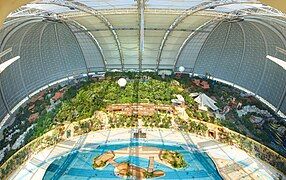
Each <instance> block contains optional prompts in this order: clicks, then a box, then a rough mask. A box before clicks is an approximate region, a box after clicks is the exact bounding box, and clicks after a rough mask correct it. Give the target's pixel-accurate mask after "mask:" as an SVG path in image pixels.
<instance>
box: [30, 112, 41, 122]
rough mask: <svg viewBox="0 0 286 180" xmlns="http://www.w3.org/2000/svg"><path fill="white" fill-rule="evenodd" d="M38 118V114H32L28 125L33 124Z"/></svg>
mask: <svg viewBox="0 0 286 180" xmlns="http://www.w3.org/2000/svg"><path fill="white" fill-rule="evenodd" d="M38 118H39V113H34V114H31V115H30V117H29V119H28V121H29V122H30V123H33V122H35V121H36V120H37V119H38Z"/></svg>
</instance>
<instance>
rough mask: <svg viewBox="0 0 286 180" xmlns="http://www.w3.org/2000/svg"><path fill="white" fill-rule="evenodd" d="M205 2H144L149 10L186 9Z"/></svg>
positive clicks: (188, 0)
mask: <svg viewBox="0 0 286 180" xmlns="http://www.w3.org/2000/svg"><path fill="white" fill-rule="evenodd" d="M202 2H205V1H204V0H149V1H147V2H146V5H147V7H149V8H164V9H188V8H190V7H193V6H196V5H199V4H201V3H202Z"/></svg>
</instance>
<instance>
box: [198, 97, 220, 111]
mask: <svg viewBox="0 0 286 180" xmlns="http://www.w3.org/2000/svg"><path fill="white" fill-rule="evenodd" d="M195 101H196V102H197V103H199V108H200V109H202V110H207V108H206V107H209V108H211V109H212V110H213V111H216V110H218V109H219V108H218V107H217V106H216V105H215V103H216V102H215V101H214V100H212V99H211V98H210V97H208V96H207V95H206V94H204V93H201V94H200V95H199V96H198V97H196V98H195Z"/></svg>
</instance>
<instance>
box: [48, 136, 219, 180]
mask: <svg viewBox="0 0 286 180" xmlns="http://www.w3.org/2000/svg"><path fill="white" fill-rule="evenodd" d="M134 146H148V147H156V148H160V149H167V150H172V151H177V152H179V153H181V154H182V155H183V156H184V159H185V161H186V162H187V164H188V166H187V167H186V168H184V169H177V170H175V169H172V168H169V167H167V166H165V165H163V164H160V163H157V162H155V168H154V169H155V170H163V171H164V172H165V176H163V177H160V178H156V179H216V180H217V179H222V178H221V176H220V175H219V173H218V171H217V169H216V167H215V165H214V163H213V161H212V160H211V159H210V158H209V156H208V155H207V154H206V153H204V152H199V151H196V150H194V151H188V150H186V149H187V148H186V146H185V145H180V144H177V143H172V142H167V143H166V142H164V143H162V142H139V141H131V142H130V141H129V142H128V141H125V142H122V141H121V142H109V143H107V144H105V145H100V144H87V145H85V146H84V148H83V149H86V148H87V147H88V149H93V150H84V151H82V150H75V151H72V152H70V153H68V154H67V155H64V156H61V157H59V158H57V159H56V160H54V161H53V162H52V163H51V164H50V166H49V167H48V169H47V171H46V173H45V175H44V177H43V179H44V180H46V179H62V180H70V179H77V180H81V179H120V178H119V177H117V176H116V175H115V174H114V167H113V166H112V165H110V164H109V165H108V166H106V167H105V168H104V169H102V170H95V169H93V168H92V163H93V158H94V157H96V156H98V155H101V154H102V153H104V152H107V151H109V150H117V149H122V148H126V147H134ZM194 149H196V148H194ZM115 161H116V162H117V163H120V162H126V161H129V162H130V163H131V164H134V165H136V166H139V167H142V168H147V167H148V162H149V160H148V159H145V158H140V157H135V156H124V157H119V158H116V159H115Z"/></svg>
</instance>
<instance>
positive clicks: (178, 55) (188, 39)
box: [173, 19, 214, 71]
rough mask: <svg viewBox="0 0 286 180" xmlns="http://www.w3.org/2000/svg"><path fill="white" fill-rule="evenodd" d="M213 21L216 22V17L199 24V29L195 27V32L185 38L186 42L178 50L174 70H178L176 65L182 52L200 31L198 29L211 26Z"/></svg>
mask: <svg viewBox="0 0 286 180" xmlns="http://www.w3.org/2000/svg"><path fill="white" fill-rule="evenodd" d="M213 22H214V19H211V20H209V21H208V22H206V23H204V24H203V25H201V26H199V27H198V28H197V29H195V31H194V32H192V33H191V34H189V36H188V37H187V38H186V39H185V40H184V42H183V43H182V45H181V46H180V48H179V51H178V53H177V56H176V60H175V62H174V68H173V71H175V70H176V66H177V63H178V61H179V58H180V56H181V53H182V51H183V49H184V48H185V46H186V45H187V44H188V42H189V41H190V40H191V39H192V38H193V37H194V36H195V35H196V34H197V31H198V30H200V29H202V28H205V27H207V26H209V25H210V24H212V23H213Z"/></svg>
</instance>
